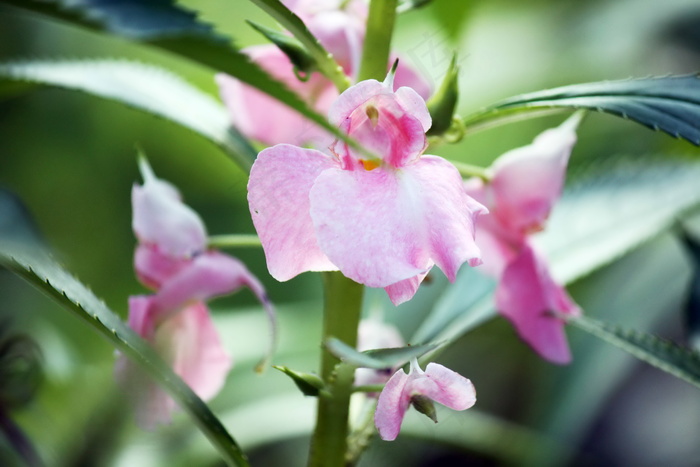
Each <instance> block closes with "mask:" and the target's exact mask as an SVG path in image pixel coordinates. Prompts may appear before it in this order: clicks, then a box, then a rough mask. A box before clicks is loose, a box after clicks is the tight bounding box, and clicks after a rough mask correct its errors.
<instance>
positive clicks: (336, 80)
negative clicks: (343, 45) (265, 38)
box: [251, 0, 350, 92]
mask: <svg viewBox="0 0 700 467" xmlns="http://www.w3.org/2000/svg"><path fill="white" fill-rule="evenodd" d="M251 2H253V3H254V4H255V5H257V6H258V7H260V8H261V9H262V10H263V11H265V12H266V13H267V14H269V15H270V16H272V17H273V18H274V19H275V20H276V21H277V22H278V23H280V24H281V25H282V26H283V27H284V28H285V29H287V30H288V31H289V32H291V33H292V35H293V36H294V37H296V38H297V39H298V40H299V42H300V43H301V45H302V46H304V47H305V48H306V50H308V51H309V53H310V54H311V56H312V57H313V59H314V60H315V61H316V65H317V66H318V69H319V71H320V72H321V73H323V75H324V76H325V77H326V78H328V79H329V80H331V81H332V82H333V84H335V86H336V88H338V91H340V92H343V91H345V89H347V88H348V87H349V86H350V78H348V77H347V75H346V74H345V72H344V71H343V68H342V67H341V66H340V65H338V62H336V61H335V59H334V58H333V55H332V54H330V53H328V51H327V50H326V49H325V48H324V47H323V46H322V45H321V43H320V42H319V41H318V39H316V37H314V35H313V34H311V31H309V29H308V28H307V27H306V25H305V24H304V22H303V21H302V20H301V19H299V17H298V16H297V15H295V14H294V13H293V12H292V11H290V10H289V8H287V7H286V6H284V4H283V3H282V2H280V1H279V0H251Z"/></svg>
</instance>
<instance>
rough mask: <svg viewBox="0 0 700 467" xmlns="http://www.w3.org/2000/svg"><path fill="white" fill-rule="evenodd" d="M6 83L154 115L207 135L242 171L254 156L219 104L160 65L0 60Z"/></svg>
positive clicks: (0, 84) (1, 76) (1, 79)
mask: <svg viewBox="0 0 700 467" xmlns="http://www.w3.org/2000/svg"><path fill="white" fill-rule="evenodd" d="M7 83H9V84H12V83H34V84H41V85H48V86H57V87H61V88H65V89H72V90H76V91H81V92H86V93H88V94H92V95H95V96H98V97H102V98H105V99H109V100H114V101H117V102H120V103H122V104H125V105H128V106H130V107H133V108H135V109H138V110H142V111H145V112H148V113H151V114H153V115H157V116H159V117H162V118H165V119H166V120H169V121H171V122H173V123H176V124H178V125H181V126H183V127H185V128H187V129H189V130H192V131H194V132H195V133H197V134H199V135H201V136H203V137H205V138H207V139H208V140H210V141H212V142H213V143H214V144H216V145H218V146H219V147H221V148H222V149H223V150H224V151H225V152H226V153H227V154H229V155H230V156H231V157H232V158H233V159H234V160H235V161H236V162H237V163H238V164H239V165H240V166H241V167H242V168H243V169H244V170H245V171H246V172H248V171H249V170H250V167H251V166H252V164H253V161H254V160H255V157H256V156H257V151H255V149H253V147H252V146H251V145H250V143H249V142H248V141H247V140H246V139H245V138H243V137H242V136H241V135H240V134H239V133H238V132H237V131H236V130H235V129H234V128H232V127H230V126H229V118H228V115H227V113H226V109H224V107H223V106H222V105H221V104H219V103H218V102H217V101H216V100H214V99H213V98H212V97H211V96H209V95H208V94H206V93H204V92H202V91H200V90H199V89H197V88H196V87H194V86H192V85H190V84H189V83H187V82H186V81H184V80H182V79H181V78H180V77H178V76H176V75H174V74H172V73H170V72H169V71H166V70H164V69H162V68H158V67H155V66H150V65H143V64H140V63H135V62H129V61H125V60H78V61H27V62H11V63H4V64H0V90H1V89H2V87H4V86H5V85H6V84H7Z"/></svg>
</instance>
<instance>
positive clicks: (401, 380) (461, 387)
mask: <svg viewBox="0 0 700 467" xmlns="http://www.w3.org/2000/svg"><path fill="white" fill-rule="evenodd" d="M426 399H428V400H426ZM429 400H433V401H435V402H438V403H440V404H442V405H444V406H446V407H449V408H451V409H454V410H466V409H468V408H469V407H471V406H473V405H474V404H475V403H476V391H475V390H474V385H473V384H472V383H471V381H469V380H468V379H467V378H465V377H464V376H461V375H460V374H458V373H455V372H454V371H452V370H450V369H448V368H445V367H444V366H442V365H440V364H437V363H428V366H427V367H426V369H425V371H423V370H421V369H420V367H419V366H418V361H417V360H416V359H415V358H414V359H413V360H412V361H411V370H410V371H409V373H408V375H407V374H406V373H405V372H404V371H403V369H400V370H399V371H397V372H396V373H394V375H393V376H392V377H391V379H390V380H389V382H387V383H386V386H384V390H382V392H381V394H380V395H379V400H378V401H377V411H376V412H375V414H374V423H375V425H376V426H377V430H378V431H379V436H381V438H382V439H383V440H385V441H393V440H394V439H396V437H397V436H398V435H399V431H400V430H401V423H402V422H403V417H404V415H406V411H407V410H408V407H409V406H410V405H411V404H413V405H414V406H415V407H416V408H417V409H419V410H420V411H421V412H423V413H425V414H426V415H429V416H431V415H432V416H431V418H433V420H435V422H437V420H436V419H435V418H434V414H430V413H429V412H428V411H426V405H427V406H428V407H429V406H430V402H429Z"/></svg>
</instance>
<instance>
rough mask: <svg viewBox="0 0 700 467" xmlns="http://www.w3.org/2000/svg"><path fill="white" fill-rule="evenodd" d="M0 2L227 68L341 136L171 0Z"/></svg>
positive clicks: (223, 37)
mask: <svg viewBox="0 0 700 467" xmlns="http://www.w3.org/2000/svg"><path fill="white" fill-rule="evenodd" d="M0 5H11V6H13V7H16V8H20V9H22V10H25V11H31V12H35V13H39V14H42V15H45V16H48V17H50V18H54V19H59V20H63V21H67V22H69V23H72V24H76V25H79V26H83V27H87V28H89V29H92V30H96V31H107V32H109V33H112V34H115V35H118V36H122V37H125V38H128V39H131V40H134V41H137V42H140V43H143V44H147V45H151V46H154V47H157V48H160V49H163V50H166V51H168V52H171V53H174V54H176V55H179V56H181V57H183V58H186V59H188V60H191V61H193V62H195V63H198V64H201V65H204V66H207V67H209V68H212V69H213V70H216V71H221V72H224V73H228V74H229V75H231V76H235V77H236V78H238V79H240V80H241V81H243V82H245V83H247V84H249V85H251V86H253V87H255V88H258V89H260V90H261V91H263V92H265V93H267V94H269V95H270V96H272V97H274V98H275V99H278V100H279V101H280V102H283V103H285V104H287V105H288V106H290V107H291V108H293V109H294V110H296V111H298V112H299V113H301V114H302V115H304V116H305V117H307V118H309V119H310V120H312V121H314V122H316V123H317V124H319V125H320V126H322V127H324V128H326V129H327V130H328V131H330V132H331V133H332V134H334V135H336V136H338V137H339V138H341V139H343V140H346V137H345V135H342V134H341V133H340V132H339V131H338V130H337V128H334V127H333V126H331V125H330V124H329V123H328V122H327V121H326V118H325V117H324V116H321V115H320V114H318V113H316V112H314V111H313V110H311V109H310V108H309V106H308V105H307V104H306V103H305V102H304V101H302V100H301V99H300V98H299V97H298V96H297V95H296V94H295V93H293V92H292V91H290V90H289V89H288V88H287V87H286V86H284V85H283V84H281V83H280V82H278V81H276V80H274V79H273V78H272V77H270V76H269V75H268V74H267V73H266V72H265V71H264V70H263V69H262V68H260V67H259V66H258V65H257V64H255V63H253V62H252V61H251V60H250V59H249V58H248V56H247V55H245V54H244V53H242V52H241V51H239V50H237V49H236V48H235V47H233V46H232V45H231V44H230V39H229V38H228V37H225V36H222V35H220V34H218V33H217V32H215V31H214V29H213V28H212V26H211V25H209V24H207V23H204V22H202V21H200V20H199V19H198V18H197V16H196V15H195V14H194V13H193V12H191V11H189V10H187V9H185V8H183V7H180V6H178V5H177V2H175V1H174V0H158V1H141V0H0ZM302 42H303V41H302Z"/></svg>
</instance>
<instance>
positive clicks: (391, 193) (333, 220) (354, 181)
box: [248, 76, 486, 304]
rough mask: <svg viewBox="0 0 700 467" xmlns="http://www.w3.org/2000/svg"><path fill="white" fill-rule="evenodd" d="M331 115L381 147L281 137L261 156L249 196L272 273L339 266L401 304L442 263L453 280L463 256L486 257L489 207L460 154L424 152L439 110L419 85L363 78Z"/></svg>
mask: <svg viewBox="0 0 700 467" xmlns="http://www.w3.org/2000/svg"><path fill="white" fill-rule="evenodd" d="M329 119H330V121H331V123H333V124H335V125H337V126H339V127H340V128H341V130H343V131H345V132H346V133H347V134H348V135H349V136H350V137H351V138H353V139H355V140H357V141H359V142H360V143H361V144H362V145H363V146H364V147H365V148H367V149H369V151H371V152H372V153H374V155H366V154H364V153H361V152H358V151H356V150H355V149H353V148H349V147H348V146H347V145H346V144H344V143H340V142H336V143H335V144H334V145H333V146H331V152H332V154H330V155H328V154H325V153H323V152H320V151H317V150H314V149H302V148H299V147H295V146H291V145H286V144H281V145H277V146H274V147H272V148H268V149H265V150H264V151H262V152H261V153H260V154H259V155H258V158H257V160H256V161H255V163H254V164H253V168H252V170H251V174H250V180H249V183H248V202H249V205H250V212H251V215H252V218H253V223H254V224H255V228H256V229H257V231H258V234H259V236H260V240H261V241H262V245H263V249H264V250H265V256H266V258H267V265H268V269H269V271H270V274H271V275H272V276H273V277H275V278H276V279H277V280H280V281H285V280H288V279H291V278H292V277H294V276H296V275H297V274H300V273H302V272H305V271H332V270H340V271H341V272H342V273H343V274H344V275H345V276H347V277H349V278H350V279H353V280H354V281H356V282H359V283H361V284H365V285H367V286H370V287H383V288H385V289H386V291H387V293H388V294H389V297H390V298H391V300H392V301H393V302H394V303H395V304H399V303H402V302H404V301H406V300H409V299H410V298H411V297H412V296H413V295H414V294H415V292H416V290H417V288H418V285H419V284H420V282H421V281H422V280H423V278H424V277H425V275H426V274H427V272H428V271H429V270H430V269H431V268H432V266H433V265H434V264H437V266H438V267H439V268H440V269H442V271H443V272H444V273H445V275H446V276H447V277H448V279H449V280H451V281H454V279H455V275H456V273H457V270H458V269H459V267H460V266H461V265H462V264H463V263H465V262H468V263H469V264H470V265H472V266H475V265H478V264H479V263H480V262H481V260H480V253H479V249H478V247H477V246H476V244H475V243H474V223H475V220H476V218H477V217H478V215H479V214H481V213H484V212H486V209H485V208H484V207H483V206H482V205H481V204H479V203H478V202H476V201H474V200H473V199H472V198H470V197H469V196H468V195H467V193H466V191H465V189H464V186H463V184H462V179H461V177H460V174H459V172H458V171H457V169H456V168H455V167H454V166H453V165H452V164H450V163H449V162H447V161H446V160H445V159H442V158H440V157H437V156H430V155H423V151H424V149H425V148H426V146H427V140H426V137H425V131H426V130H427V129H428V128H429V127H430V124H431V119H430V114H429V113H428V110H427V108H426V106H425V102H424V101H423V99H422V98H421V97H420V96H419V95H418V94H417V93H416V92H415V91H414V90H413V89H411V88H407V87H402V88H399V89H398V90H397V91H395V92H394V91H393V85H392V83H391V76H390V77H389V78H387V81H385V82H384V83H380V82H379V81H376V80H367V81H363V82H360V83H358V84H356V85H355V86H352V87H350V88H349V89H348V90H347V91H345V92H344V93H343V94H341V95H340V97H339V98H338V99H337V100H336V101H335V102H334V103H333V106H332V107H331V109H330V117H329Z"/></svg>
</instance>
